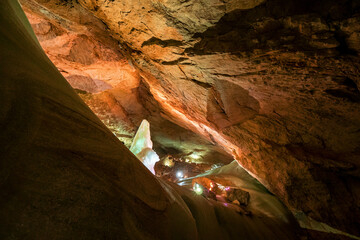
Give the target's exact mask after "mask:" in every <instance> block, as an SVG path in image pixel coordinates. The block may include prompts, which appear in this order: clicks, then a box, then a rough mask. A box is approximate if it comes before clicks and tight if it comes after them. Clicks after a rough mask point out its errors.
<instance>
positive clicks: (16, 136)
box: [0, 0, 297, 240]
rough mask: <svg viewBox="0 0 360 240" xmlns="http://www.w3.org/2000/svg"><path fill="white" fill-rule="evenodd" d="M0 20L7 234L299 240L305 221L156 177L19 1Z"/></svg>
mask: <svg viewBox="0 0 360 240" xmlns="http://www.w3.org/2000/svg"><path fill="white" fill-rule="evenodd" d="M0 22H1V25H0V52H1V58H0V84H1V88H0V101H1V104H0V127H1V131H2V132H1V134H0V144H1V148H0V159H1V161H0V238H1V239H214V240H215V239H220V238H221V239H236V238H247V239H265V238H266V239H297V237H296V230H297V225H296V224H293V223H290V222H289V221H287V222H286V221H284V220H279V219H272V218H268V217H266V216H264V215H261V216H260V215H253V216H247V215H245V214H242V213H239V212H237V211H235V210H234V209H231V208H228V207H225V206H223V205H222V204H220V203H217V202H215V201H213V202H210V201H209V200H207V199H206V198H204V197H202V196H197V195H195V194H194V193H193V192H192V191H190V190H188V189H184V188H181V187H179V186H177V185H175V184H169V183H166V182H165V181H162V180H160V179H157V178H155V177H154V176H153V175H152V174H151V173H150V172H149V171H148V170H147V169H146V168H145V166H143V165H142V164H141V162H140V161H139V160H138V159H137V158H136V157H135V156H134V155H133V154H132V153H131V152H130V151H129V150H128V149H127V148H126V147H125V145H123V144H122V143H121V142H120V141H119V139H118V138H117V137H116V136H115V135H114V134H113V133H112V132H111V131H110V130H109V129H108V128H107V127H106V126H105V125H104V124H103V123H102V122H101V121H100V119H99V118H97V116H96V115H95V114H94V113H93V112H92V111H91V110H90V108H89V107H88V106H87V105H86V104H85V103H84V102H83V101H82V100H81V98H80V97H79V96H78V95H77V94H76V92H75V91H74V89H73V88H72V87H71V86H70V84H69V83H68V82H67V81H66V80H65V78H64V77H63V76H62V75H61V74H60V72H59V71H58V70H57V68H56V67H55V66H54V65H53V64H52V62H51V61H50V59H49V58H48V57H47V56H46V54H45V52H44V51H43V50H42V47H41V46H40V44H39V43H38V41H37V39H36V36H35V34H34V32H33V31H32V29H31V25H30V24H29V22H28V21H27V18H26V16H25V14H24V12H23V11H22V9H21V7H20V5H19V4H18V2H17V1H12V0H5V1H1V2H0ZM286 214H287V215H289V214H288V212H286ZM289 216H290V217H291V215H289ZM234 226H237V227H234ZM254 229H256V231H254Z"/></svg>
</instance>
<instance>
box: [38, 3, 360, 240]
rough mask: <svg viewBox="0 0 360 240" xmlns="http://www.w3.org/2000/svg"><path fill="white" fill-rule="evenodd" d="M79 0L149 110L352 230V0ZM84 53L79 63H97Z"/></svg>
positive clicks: (357, 148) (355, 155) (358, 97)
mask: <svg viewBox="0 0 360 240" xmlns="http://www.w3.org/2000/svg"><path fill="white" fill-rule="evenodd" d="M39 2H42V4H45V5H46V4H48V7H49V8H51V7H52V11H54V12H56V11H59V10H58V7H57V6H56V5H54V4H52V1H44V0H42V1H39ZM54 2H56V1H54ZM70 2H71V1H70ZM79 2H80V3H81V4H82V6H84V7H86V8H87V9H88V10H90V11H92V12H93V13H94V15H95V16H97V17H98V18H99V19H101V20H102V21H103V22H104V23H105V24H106V27H107V28H108V30H109V33H110V34H111V35H112V37H113V38H115V39H117V40H118V41H119V42H120V43H121V46H122V48H123V50H124V52H126V55H127V57H128V58H129V59H132V60H130V61H131V64H129V65H130V66H134V68H135V69H137V70H139V71H138V72H137V73H138V75H139V76H140V77H141V78H142V80H141V81H140V83H141V84H142V87H141V89H142V90H143V91H146V92H147V93H148V94H147V96H148V97H146V98H145V99H146V101H145V102H150V103H151V105H150V106H152V107H153V109H154V111H155V112H159V113H161V114H162V116H163V117H165V118H166V119H168V120H170V121H172V122H174V123H177V124H179V125H181V126H183V127H185V128H188V129H190V130H192V131H194V132H196V133H198V134H201V135H203V136H204V137H205V138H207V139H208V140H209V141H212V142H213V143H214V144H217V145H220V146H223V148H224V149H225V150H226V151H227V152H228V153H230V154H232V155H233V156H234V157H235V158H236V159H237V160H238V162H239V163H240V164H241V165H242V166H244V167H245V168H246V169H247V170H249V171H250V172H251V173H252V174H253V175H255V176H256V177H257V178H258V179H259V180H260V181H261V182H262V183H263V184H264V185H265V186H267V187H268V188H269V189H270V190H271V191H272V192H273V193H274V194H276V195H277V196H278V197H280V198H281V199H282V200H283V201H284V203H285V204H286V205H287V206H288V207H290V208H291V209H294V210H301V211H304V212H305V213H306V214H307V215H308V216H310V217H312V218H314V219H316V220H318V221H322V222H326V223H327V224H329V225H330V226H333V227H335V228H340V229H342V230H344V231H348V232H351V233H354V234H358V235H360V233H359V229H360V226H359V221H358V219H359V216H360V210H359V206H360V203H359V199H360V187H359V176H360V170H359V169H360V168H359V167H360V160H359V159H360V92H359V88H360V77H359V66H360V62H359V47H358V46H359V44H358V43H359V32H360V25H359V21H360V18H359V1H352V0H346V1H336V0H315V1H310V0H305V1H285V0H266V1H220V0H212V1H206V3H205V2H203V1H197V0H190V1H170V0H169V1H155V0H144V1H141V2H140V1H132V0H125V1H116V0H115V1H105V0H101V1H90V0H79ZM72 4H73V5H74V6H77V5H76V3H75V1H74V2H73V3H72ZM75 8H76V7H75ZM46 28H47V27H46V26H45V27H43V30H41V31H42V32H45V31H46ZM75 32H77V31H75ZM101 36H102V35H101ZM83 40H84V39H83ZM84 41H85V40H84ZM75 46H76V44H75ZM74 53H76V49H75V50H74ZM85 53H86V54H88V55H86V56H87V57H84V58H82V57H81V56H83V55H81V54H80V56H79V57H77V59H76V61H78V62H81V63H82V64H83V65H86V64H96V62H95V63H93V62H91V61H92V60H91V59H92V58H93V55H94V54H92V53H88V52H86V51H85V52H84V54H85ZM70 55H71V54H69V56H70ZM87 58H90V59H87ZM74 60H75V59H74ZM127 61H129V60H127ZM128 63H129V62H128ZM57 66H58V65H57ZM124 66H125V67H126V66H127V65H126V64H125V65H124ZM58 67H59V66H58ZM75 79H76V78H75ZM75 81H76V80H75ZM79 82H80V81H79ZM130 82H131V81H130ZM83 84H88V85H89V88H91V86H92V85H91V83H89V81H87V80H86V81H83ZM124 91H125V90H124ZM119 92H121V91H119ZM112 94H113V96H114V97H115V98H116V97H117V96H120V95H121V94H120V95H118V94H117V93H115V92H114V93H112ZM119 98H120V97H119ZM149 99H151V100H149ZM154 100H156V101H154ZM148 106H149V105H148ZM135 115H136V114H135Z"/></svg>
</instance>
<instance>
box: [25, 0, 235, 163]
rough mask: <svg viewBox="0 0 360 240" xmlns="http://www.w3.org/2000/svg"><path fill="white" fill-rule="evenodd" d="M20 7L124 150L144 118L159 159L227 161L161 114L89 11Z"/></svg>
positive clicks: (70, 6)
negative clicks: (172, 156) (179, 157)
mask: <svg viewBox="0 0 360 240" xmlns="http://www.w3.org/2000/svg"><path fill="white" fill-rule="evenodd" d="M21 3H22V7H23V8H24V10H25V12H26V14H27V17H28V18H29V21H30V23H31V24H32V27H33V29H34V31H35V34H36V35H37V37H38V40H39V41H40V44H41V46H42V47H43V49H44V50H45V52H46V54H47V55H48V57H49V58H50V59H51V61H52V62H53V63H54V64H55V65H56V66H57V68H58V69H59V71H60V72H61V73H62V75H63V76H64V77H65V78H66V79H67V80H68V82H69V83H70V84H71V86H72V87H74V88H75V89H77V90H78V93H79V95H80V96H81V97H82V99H83V100H84V101H85V102H86V103H87V104H88V106H90V108H91V109H92V110H93V111H94V112H95V113H96V114H97V115H98V116H99V117H100V119H101V120H102V121H103V122H104V123H105V124H106V125H107V126H108V127H109V128H110V129H111V130H112V131H113V132H114V134H115V135H116V136H117V137H118V138H119V139H120V140H121V141H122V142H123V143H124V144H125V145H126V146H127V147H130V145H131V142H132V138H133V137H134V135H135V132H136V130H137V127H138V126H139V125H140V123H141V121H142V119H144V118H146V119H148V120H149V122H150V124H151V125H152V132H153V135H154V138H153V141H154V148H155V149H156V152H158V153H159V154H160V155H161V156H162V155H164V154H165V153H169V152H170V153H173V154H179V155H189V154H191V153H193V152H195V153H198V155H199V156H200V158H199V159H196V161H199V162H208V163H209V164H212V163H216V162H219V161H222V162H224V163H229V162H230V161H231V160H232V158H231V156H229V155H228V154H226V153H225V151H224V150H223V149H221V148H219V147H218V146H214V145H213V143H211V142H209V141H207V140H206V139H204V138H202V137H200V136H199V135H197V134H194V133H192V132H191V131H190V130H187V129H184V128H181V127H179V126H177V125H175V124H173V123H172V122H170V121H169V120H167V117H166V116H163V115H162V114H161V109H160V107H159V106H158V103H157V102H156V101H155V100H154V99H153V97H152V94H151V93H150V92H149V90H148V87H147V84H146V82H144V80H143V79H142V78H141V76H140V74H139V71H138V69H137V68H135V67H134V65H133V63H132V60H131V59H129V58H128V57H127V55H128V53H127V52H126V51H125V49H124V48H123V47H122V45H121V44H119V42H118V40H115V39H113V38H111V37H110V33H109V31H108V28H107V26H106V25H105V24H104V23H103V22H102V21H100V20H99V19H97V18H95V17H94V16H93V15H92V14H91V13H90V12H89V11H87V10H86V9H84V8H83V7H81V6H80V5H79V4H77V3H76V2H73V3H72V1H68V2H62V1H45V0H42V1H33V0H22V1H21ZM194 160H195V159H194Z"/></svg>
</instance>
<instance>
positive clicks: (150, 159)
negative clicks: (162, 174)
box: [130, 119, 160, 174]
mask: <svg viewBox="0 0 360 240" xmlns="http://www.w3.org/2000/svg"><path fill="white" fill-rule="evenodd" d="M152 147H153V143H152V141H151V136H150V123H149V122H148V121H146V120H145V119H144V120H143V121H142V122H141V124H140V127H139V129H138V131H137V132H136V134H135V137H134V140H133V142H132V144H131V147H130V151H131V152H132V153H133V154H134V155H135V156H136V157H137V158H138V159H139V160H140V161H141V162H142V163H143V164H144V165H145V166H146V167H147V168H148V169H149V170H150V171H151V172H152V173H153V174H155V170H154V166H155V163H156V162H158V161H159V160H160V159H159V156H158V155H157V154H156V152H155V151H154V150H152Z"/></svg>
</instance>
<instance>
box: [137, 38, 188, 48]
mask: <svg viewBox="0 0 360 240" xmlns="http://www.w3.org/2000/svg"><path fill="white" fill-rule="evenodd" d="M150 45H158V46H161V47H179V46H182V45H183V43H182V42H181V41H177V40H173V39H169V40H161V39H159V38H156V37H152V38H150V39H149V40H146V41H145V42H143V43H142V45H141V47H144V46H150Z"/></svg>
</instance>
